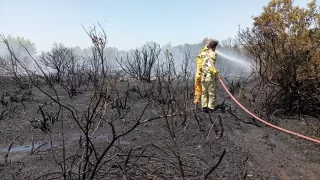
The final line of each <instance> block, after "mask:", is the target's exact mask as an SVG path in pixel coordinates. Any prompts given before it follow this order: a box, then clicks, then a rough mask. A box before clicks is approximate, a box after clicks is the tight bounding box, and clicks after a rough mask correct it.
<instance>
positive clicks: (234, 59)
mask: <svg viewBox="0 0 320 180" xmlns="http://www.w3.org/2000/svg"><path fill="white" fill-rule="evenodd" d="M216 52H217V54H218V55H220V56H222V57H224V58H226V59H228V60H230V61H234V62H237V63H239V64H242V65H244V66H247V67H249V68H250V63H249V62H247V61H245V60H242V59H240V58H234V57H231V56H228V55H226V54H224V53H222V52H221V51H220V50H216Z"/></svg>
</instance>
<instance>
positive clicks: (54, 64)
mask: <svg viewBox="0 0 320 180" xmlns="http://www.w3.org/2000/svg"><path fill="white" fill-rule="evenodd" d="M72 55H73V51H72V50H71V49H69V48H67V47H65V46H64V45H63V44H57V43H54V44H53V48H52V49H51V51H50V52H46V53H42V54H41V55H40V62H41V63H42V64H43V65H44V66H45V67H48V68H51V69H53V70H55V71H56V75H55V81H57V82H60V81H61V78H62V76H63V74H64V73H65V68H66V67H67V64H68V61H69V60H70V56H72Z"/></svg>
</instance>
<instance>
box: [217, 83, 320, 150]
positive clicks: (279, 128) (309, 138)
mask: <svg viewBox="0 0 320 180" xmlns="http://www.w3.org/2000/svg"><path fill="white" fill-rule="evenodd" d="M219 81H220V83H221V85H222V87H223V88H224V90H225V91H226V92H227V93H228V95H229V96H230V97H231V98H232V99H233V101H234V102H235V103H236V104H238V106H240V107H241V108H242V109H243V110H244V111H246V112H247V113H248V114H250V115H251V116H252V117H254V118H255V119H257V120H258V121H260V122H262V123H264V124H266V125H268V126H270V127H272V128H275V129H277V130H280V131H283V132H286V133H288V134H291V135H295V136H298V137H300V138H303V139H306V140H309V141H312V142H315V143H318V144H320V140H317V139H313V138H311V137H308V136H304V135H301V134H298V133H295V132H292V131H289V130H287V129H283V128H281V127H278V126H275V125H273V124H271V123H268V122H267V121H265V120H263V119H261V118H259V117H258V116H256V115H255V114H253V113H251V112H250V111H249V110H248V109H246V108H245V107H244V106H242V104H240V103H239V102H238V101H237V99H236V98H234V97H233V96H232V94H231V93H230V92H229V90H228V88H227V87H226V85H225V84H224V83H223V81H222V79H219Z"/></svg>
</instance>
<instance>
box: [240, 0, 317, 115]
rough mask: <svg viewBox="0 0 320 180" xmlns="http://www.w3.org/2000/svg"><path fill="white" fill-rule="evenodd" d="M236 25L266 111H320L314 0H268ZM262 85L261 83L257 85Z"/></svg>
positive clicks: (315, 113) (315, 112) (313, 112)
mask: <svg viewBox="0 0 320 180" xmlns="http://www.w3.org/2000/svg"><path fill="white" fill-rule="evenodd" d="M253 20H254V23H253V27H252V28H251V29H249V28H247V29H245V30H240V32H239V39H240V44H241V45H242V46H243V47H244V48H245V49H246V51H247V53H248V54H249V55H250V56H251V57H252V58H253V59H254V60H255V67H256V70H257V72H258V74H259V76H260V78H261V80H262V81H261V83H262V84H263V85H264V86H260V87H264V90H267V91H266V93H267V96H266V98H265V103H266V104H265V105H267V107H268V112H269V113H272V112H273V111H275V110H277V109H283V110H284V111H285V112H289V113H306V114H314V115H317V114H319V112H320V103H319V99H320V98H319V95H320V92H319V90H318V89H317V88H318V87H319V84H320V81H319V78H320V76H319V75H320V74H319V65H320V58H319V57H320V49H319V46H320V43H319V40H320V30H319V23H320V14H319V11H318V10H317V5H316V1H315V0H312V1H311V2H310V3H309V4H308V7H307V8H302V7H299V6H294V4H293V1H292V0H272V1H270V2H269V3H268V5H267V6H265V7H264V8H263V12H262V13H261V14H260V15H259V16H256V17H254V18H253ZM258 90H262V89H258Z"/></svg>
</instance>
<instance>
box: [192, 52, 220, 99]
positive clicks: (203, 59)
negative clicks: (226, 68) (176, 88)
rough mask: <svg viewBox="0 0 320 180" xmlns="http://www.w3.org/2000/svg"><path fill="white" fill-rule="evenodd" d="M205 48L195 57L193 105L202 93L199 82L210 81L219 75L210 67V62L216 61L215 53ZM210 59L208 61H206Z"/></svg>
mask: <svg viewBox="0 0 320 180" xmlns="http://www.w3.org/2000/svg"><path fill="white" fill-rule="evenodd" d="M208 50H209V49H208V48H207V46H205V47H204V48H202V49H201V50H200V52H199V53H198V55H197V57H196V61H197V69H196V76H195V98H194V103H195V104H197V103H199V101H200V97H201V93H202V84H201V80H210V79H212V78H213V77H214V76H215V77H216V76H217V75H218V73H219V71H217V70H216V69H215V68H213V67H212V64H211V63H212V62H210V60H211V61H213V63H215V61H216V53H215V52H213V51H208ZM208 57H210V59H208Z"/></svg>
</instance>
